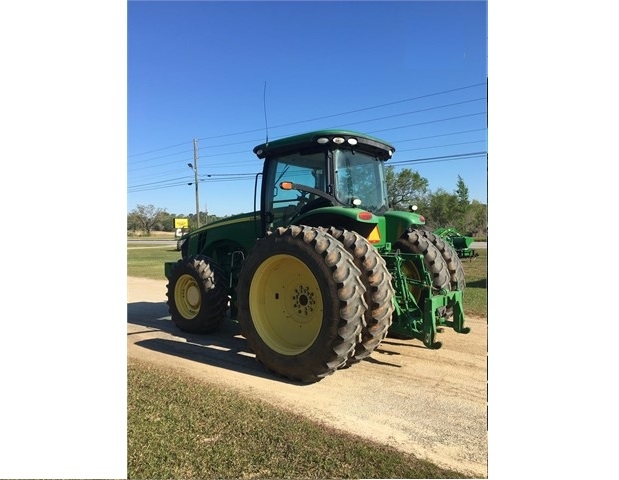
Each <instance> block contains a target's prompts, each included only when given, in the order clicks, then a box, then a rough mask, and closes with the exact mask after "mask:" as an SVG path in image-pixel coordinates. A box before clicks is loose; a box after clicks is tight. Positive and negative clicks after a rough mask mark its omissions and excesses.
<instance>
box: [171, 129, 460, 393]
mask: <svg viewBox="0 0 619 480" xmlns="http://www.w3.org/2000/svg"><path fill="white" fill-rule="evenodd" d="M253 151H254V153H255V154H256V155H257V157H258V158H259V159H264V166H263V171H262V173H259V174H258V175H257V176H256V182H255V194H254V211H253V212H252V213H245V214H240V215H235V216H233V217H228V218H225V219H223V220H220V221H217V222H213V223H211V224H209V225H206V226H204V227H202V228H199V229H197V230H195V231H193V232H191V233H189V234H188V235H186V236H185V237H184V241H183V244H182V247H181V256H182V258H181V260H179V261H178V262H170V263H166V264H165V275H166V277H167V279H168V281H169V283H168V285H167V297H168V301H167V303H168V307H169V312H170V314H171V318H172V321H173V322H174V323H175V325H176V326H177V327H178V328H179V329H180V330H182V331H184V332H190V333H209V332H213V331H215V330H217V329H218V328H219V326H220V325H221V324H222V322H223V321H224V319H225V318H227V315H226V313H227V311H229V312H230V315H229V316H230V318H232V319H236V320H237V321H238V323H239V325H240V329H241V333H242V334H243V336H244V337H245V339H246V340H247V343H248V346H249V348H250V349H251V350H252V351H253V352H254V353H255V355H256V358H257V360H258V361H259V362H261V363H262V364H263V365H264V366H265V367H266V368H267V369H268V370H270V371H272V372H274V373H275V374H277V375H280V376H283V377H287V378H290V379H293V380H297V381H301V382H308V383H311V382H316V381H318V380H320V379H322V378H324V377H325V376H327V375H330V374H332V373H334V372H335V371H336V370H338V369H341V368H346V367H349V366H351V365H353V364H355V363H357V362H359V361H361V360H362V359H364V358H366V357H368V356H369V355H371V354H372V352H373V351H374V350H375V349H376V348H377V347H378V345H379V344H380V343H381V341H382V340H383V339H384V338H385V337H386V336H387V335H388V334H389V335H391V336H394V337H398V338H406V339H419V340H421V341H422V342H423V343H424V344H425V345H426V346H427V347H429V348H440V346H441V342H439V341H437V333H439V332H440V331H441V327H443V326H449V327H451V328H453V329H454V330H455V331H456V332H459V333H468V332H469V328H468V327H465V326H464V312H463V307H462V292H463V289H464V287H465V279H464V270H463V268H462V263H461V261H460V259H459V258H458V255H457V253H456V252H455V250H454V249H453V247H452V246H451V245H450V244H449V243H448V242H445V241H444V240H443V239H442V238H441V237H439V236H438V235H435V234H434V233H432V232H429V231H426V230H425V229H424V228H423V227H424V224H425V220H424V218H423V216H421V215H419V214H417V213H412V212H402V211H392V210H390V209H389V205H388V197H387V183H386V180H385V167H384V162H385V161H387V160H389V159H390V158H391V156H392V155H393V153H394V151H395V149H394V147H393V146H391V145H389V144H388V143H386V142H384V141H382V140H380V139H377V138H373V137H370V136H368V135H364V134H361V133H357V132H351V131H346V130H322V131H316V132H310V133H306V134H302V135H296V136H292V137H288V138H283V139H279V140H275V141H271V142H266V143H264V144H262V145H258V146H257V147H255V148H254V150H253ZM259 180H260V182H261V188H258V182H259ZM258 191H260V192H261V194H260V208H259V209H257V208H256V200H257V192H258Z"/></svg>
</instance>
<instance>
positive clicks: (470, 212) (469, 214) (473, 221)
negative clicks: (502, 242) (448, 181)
mask: <svg viewBox="0 0 619 480" xmlns="http://www.w3.org/2000/svg"><path fill="white" fill-rule="evenodd" d="M456 228H458V229H460V231H461V232H462V233H464V234H465V235H470V236H473V237H482V238H487V237H488V207H487V206H486V205H485V204H483V203H480V202H479V201H477V200H473V201H472V202H471V204H470V205H469V207H468V208H467V209H466V213H465V215H464V219H463V222H462V225H459V226H457V227H456Z"/></svg>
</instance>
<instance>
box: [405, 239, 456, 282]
mask: <svg viewBox="0 0 619 480" xmlns="http://www.w3.org/2000/svg"><path fill="white" fill-rule="evenodd" d="M393 249H394V250H400V251H401V252H404V253H416V254H421V255H423V262H424V265H425V268H426V270H427V271H428V272H429V273H430V278H431V279H432V287H433V288H434V289H436V290H445V291H449V290H451V287H450V275H449V270H448V268H447V264H446V263H445V260H444V259H443V256H442V255H441V252H439V251H438V249H437V248H436V247H435V246H434V245H433V244H432V243H431V242H430V241H429V240H428V239H427V238H426V237H425V236H424V235H423V233H422V231H421V230H412V231H410V232H407V233H404V234H403V235H402V236H401V237H400V238H399V239H398V240H397V241H396V242H395V243H394V244H393ZM405 268H408V271H407V275H408V276H410V277H413V278H416V279H417V280H422V279H421V278H420V277H421V272H418V271H417V268H416V267H415V266H414V265H413V264H412V263H411V264H410V265H405Z"/></svg>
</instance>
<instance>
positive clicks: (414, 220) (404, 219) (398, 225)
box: [383, 210, 426, 243]
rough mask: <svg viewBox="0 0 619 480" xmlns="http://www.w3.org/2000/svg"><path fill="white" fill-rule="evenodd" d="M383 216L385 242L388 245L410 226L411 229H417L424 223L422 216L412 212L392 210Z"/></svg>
mask: <svg viewBox="0 0 619 480" xmlns="http://www.w3.org/2000/svg"><path fill="white" fill-rule="evenodd" d="M383 215H384V217H385V230H386V231H385V234H386V241H387V242H390V243H394V242H396V241H397V240H398V239H399V238H400V237H401V236H402V235H403V234H404V232H406V231H407V230H408V229H409V227H411V225H412V226H413V227H412V228H415V229H418V228H419V227H420V226H421V225H425V223H426V220H425V218H424V217H423V216H422V215H419V214H418V213H413V212H403V211H395V210H394V211H389V212H385V213H384V214H383Z"/></svg>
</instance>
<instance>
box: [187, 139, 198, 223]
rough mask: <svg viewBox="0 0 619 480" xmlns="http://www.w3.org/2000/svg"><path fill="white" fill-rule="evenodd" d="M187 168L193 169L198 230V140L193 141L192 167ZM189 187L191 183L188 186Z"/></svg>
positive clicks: (190, 165)
mask: <svg viewBox="0 0 619 480" xmlns="http://www.w3.org/2000/svg"><path fill="white" fill-rule="evenodd" d="M187 165H188V166H189V168H192V169H193V174H194V184H195V186H196V219H197V222H198V228H200V197H199V195H198V139H196V138H194V139H193V165H192V164H191V163H188V164H187ZM189 185H191V183H190V184H189Z"/></svg>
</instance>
